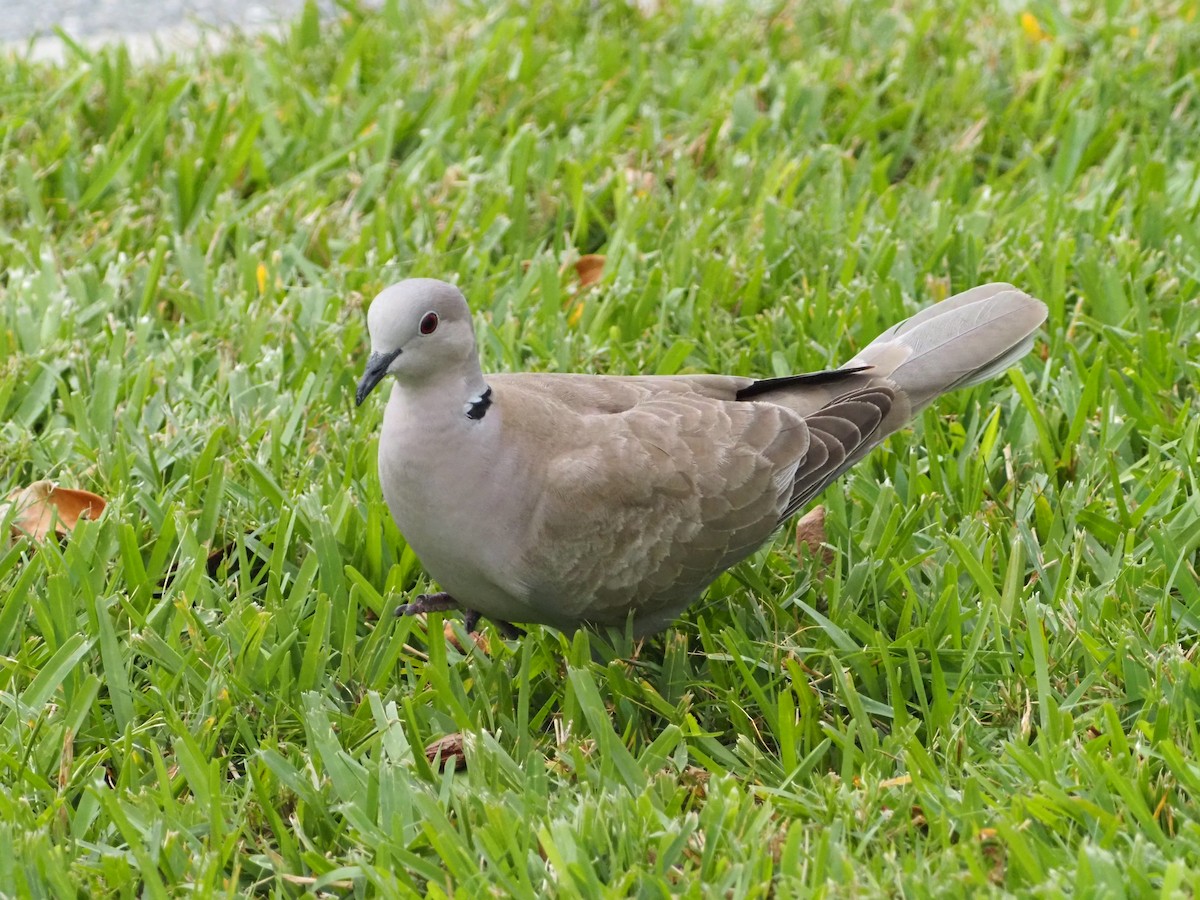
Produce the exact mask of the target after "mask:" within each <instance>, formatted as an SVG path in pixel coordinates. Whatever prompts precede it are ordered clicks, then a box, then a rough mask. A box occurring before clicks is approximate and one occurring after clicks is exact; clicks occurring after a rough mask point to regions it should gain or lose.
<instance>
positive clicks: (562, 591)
mask: <svg viewBox="0 0 1200 900" xmlns="http://www.w3.org/2000/svg"><path fill="white" fill-rule="evenodd" d="M599 384H602V383H601V382H592V383H591V384H590V385H589V387H591V386H595V385H599ZM631 385H632V388H634V389H637V390H638V391H639V392H644V393H642V394H641V396H640V397H636V398H635V397H634V396H633V395H628V394H627V395H625V396H623V397H622V398H620V399H619V400H616V399H614V400H612V402H611V403H609V404H603V403H600V404H595V405H592V406H591V407H590V408H591V409H592V410H593V411H590V412H588V413H585V414H578V412H577V411H576V413H575V415H570V416H566V415H562V414H560V416H561V417H560V421H569V422H570V425H569V427H564V428H563V429H561V430H559V432H558V438H557V440H558V441H561V445H560V447H559V449H558V451H557V452H551V453H546V454H545V459H544V465H543V466H542V467H541V472H542V477H541V479H540V493H539V496H538V498H537V500H536V503H535V504H534V505H533V510H532V514H531V515H530V517H529V530H528V533H527V535H526V536H525V539H524V540H523V541H522V543H523V545H524V548H525V550H524V553H523V559H522V565H521V571H522V575H521V578H522V581H523V582H524V584H525V586H526V589H527V591H528V594H529V602H530V603H531V604H532V605H534V606H536V607H537V608H539V609H544V608H546V607H547V606H550V605H552V608H557V610H558V612H557V613H556V614H555V616H561V617H562V619H563V620H564V621H573V622H578V621H590V622H594V623H598V624H612V625H620V624H623V623H624V621H625V619H626V617H627V616H628V614H629V612H630V611H631V610H633V611H634V612H635V614H636V615H635V618H636V619H644V618H645V619H659V618H662V617H666V618H668V619H669V618H671V617H673V616H674V615H676V614H677V613H678V612H679V611H680V610H681V609H682V608H683V607H685V606H686V605H687V604H688V603H690V602H691V601H692V600H694V599H695V597H696V596H697V595H698V594H699V593H700V592H701V591H702V590H703V589H704V588H705V587H706V586H707V585H708V584H709V583H710V582H711V581H712V580H713V579H714V578H715V577H716V576H717V575H719V574H720V573H721V572H722V571H724V570H725V569H727V568H729V567H730V566H732V565H734V564H735V563H737V562H739V561H740V560H742V559H744V558H745V557H746V556H748V555H749V554H750V553H752V552H753V551H754V550H755V549H756V548H758V547H759V546H760V545H761V544H762V543H763V542H764V541H765V540H766V539H767V538H768V537H770V535H771V533H772V532H773V531H774V530H775V529H776V528H777V527H778V526H779V525H780V523H781V522H782V521H783V520H785V519H786V518H787V517H788V516H789V515H791V513H792V512H794V511H795V510H796V509H798V508H799V506H801V505H802V504H803V503H804V502H806V501H807V500H808V499H809V498H811V497H812V496H814V495H815V493H816V492H818V491H819V490H821V488H823V487H825V485H827V484H828V483H829V482H830V481H832V480H833V478H834V477H836V474H837V473H838V472H839V471H840V470H841V466H842V463H843V462H844V461H845V460H846V459H847V458H849V457H850V456H851V455H852V454H853V452H854V450H855V448H856V447H857V446H858V445H860V444H861V443H862V442H863V441H865V440H869V439H870V436H871V435H872V434H873V432H874V430H875V429H876V428H877V427H878V424H879V421H880V420H881V418H882V416H883V415H884V414H885V413H886V403H885V402H884V401H886V399H887V392H886V391H885V390H881V389H879V388H874V389H870V390H866V391H858V392H854V393H852V394H848V395H847V396H846V397H844V398H841V399H839V400H837V401H835V402H834V403H833V404H830V405H829V406H828V407H826V408H825V409H824V410H822V411H821V414H819V415H817V416H813V417H811V418H810V419H808V420H806V419H804V418H802V417H800V416H799V415H797V414H796V413H794V412H792V411H791V410H788V409H787V408H785V407H782V406H779V405H777V404H774V403H767V402H752V401H736V400H716V399H713V398H712V397H710V396H705V395H703V394H700V393H696V392H691V391H682V390H674V389H672V390H667V391H659V390H653V389H652V388H653V386H652V385H650V383H649V382H648V381H647V382H642V383H640V384H639V383H637V382H632V383H631V382H624V383H617V382H613V387H614V389H615V390H618V391H625V390H627V389H629V388H630V387H631ZM510 399H511V395H510ZM576 399H578V398H577V397H576ZM631 401H632V402H631ZM881 407H882V409H881ZM598 408H604V409H608V410H611V411H608V412H598V411H594V410H596V409H598ZM538 418H539V416H537V415H534V416H524V417H522V421H524V422H525V423H526V425H528V424H529V422H530V420H531V419H534V420H536V419H538ZM535 430H537V431H539V432H540V433H541V435H542V441H541V442H540V444H541V447H542V448H543V452H544V450H545V448H546V446H547V445H548V444H551V443H554V441H548V440H546V437H547V434H546V429H535ZM526 433H528V431H526ZM530 449H531V450H532V449H533V448H530Z"/></svg>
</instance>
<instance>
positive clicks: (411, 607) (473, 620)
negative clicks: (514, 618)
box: [396, 591, 525, 641]
mask: <svg viewBox="0 0 1200 900" xmlns="http://www.w3.org/2000/svg"><path fill="white" fill-rule="evenodd" d="M450 609H462V610H463V627H464V628H466V630H467V633H468V634H472V633H474V632H475V630H476V628H477V627H478V625H479V620H480V619H481V618H483V614H482V613H480V612H479V611H478V610H474V609H463V608H462V607H461V606H460V605H459V602H458V601H457V600H455V599H454V598H453V597H451V596H450V595H449V594H447V593H446V592H445V591H440V592H439V593H436V594H420V595H418V596H417V599H416V600H414V601H413V602H412V603H401V604H400V605H399V606H397V607H396V615H397V616H415V615H416V614H417V613H431V612H446V611H447V610H450ZM492 624H494V625H495V626H496V630H497V631H499V632H500V636H501V637H503V638H505V639H506V640H510V641H515V640H516V639H517V638H519V637H523V636H524V635H525V632H524V631H523V630H522V629H520V628H518V627H517V626H516V625H514V624H512V622H502V621H500V620H499V619H493V620H492Z"/></svg>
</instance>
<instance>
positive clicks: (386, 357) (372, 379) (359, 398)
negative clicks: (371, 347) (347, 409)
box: [354, 350, 400, 406]
mask: <svg viewBox="0 0 1200 900" xmlns="http://www.w3.org/2000/svg"><path fill="white" fill-rule="evenodd" d="M399 355H400V351H399V350H396V351H395V352H393V353H372V354H371V355H370V356H369V357H368V358H367V367H366V369H364V370H363V377H362V380H361V381H359V382H358V390H357V391H355V392H354V405H355V406H362V402H363V401H364V400H366V399H367V394H369V393H371V391H373V390H375V385H377V384H379V382H381V381H383V376H384V375H386V374H387V370H388V366H390V365H391V364H392V360H394V359H395V358H396V357H397V356H399Z"/></svg>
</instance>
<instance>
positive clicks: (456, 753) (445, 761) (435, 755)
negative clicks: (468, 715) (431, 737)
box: [425, 732, 467, 772]
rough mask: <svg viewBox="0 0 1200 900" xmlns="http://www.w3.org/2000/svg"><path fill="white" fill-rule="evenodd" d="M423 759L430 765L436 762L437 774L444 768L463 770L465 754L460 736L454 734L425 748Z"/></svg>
mask: <svg viewBox="0 0 1200 900" xmlns="http://www.w3.org/2000/svg"><path fill="white" fill-rule="evenodd" d="M425 758H426V759H427V760H429V761H430V762H431V763H432V762H438V771H439V772H442V771H445V769H446V766H453V767H454V768H455V770H458V769H465V768H466V767H467V754H466V752H465V751H464V749H463V736H462V734H460V733H458V732H455V733H454V734H448V735H446V736H445V737H440V738H438V739H437V740H436V741H434V742H433V743H432V744H430V745H429V746H428V747H426V748H425Z"/></svg>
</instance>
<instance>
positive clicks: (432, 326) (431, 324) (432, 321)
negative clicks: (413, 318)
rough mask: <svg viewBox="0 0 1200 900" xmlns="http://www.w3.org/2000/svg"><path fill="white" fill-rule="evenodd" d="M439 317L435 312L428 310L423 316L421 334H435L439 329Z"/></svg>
mask: <svg viewBox="0 0 1200 900" xmlns="http://www.w3.org/2000/svg"><path fill="white" fill-rule="evenodd" d="M437 326H438V317H437V313H435V312H427V313H425V315H423V316H421V334H433V333H434V332H435V331H437Z"/></svg>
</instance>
